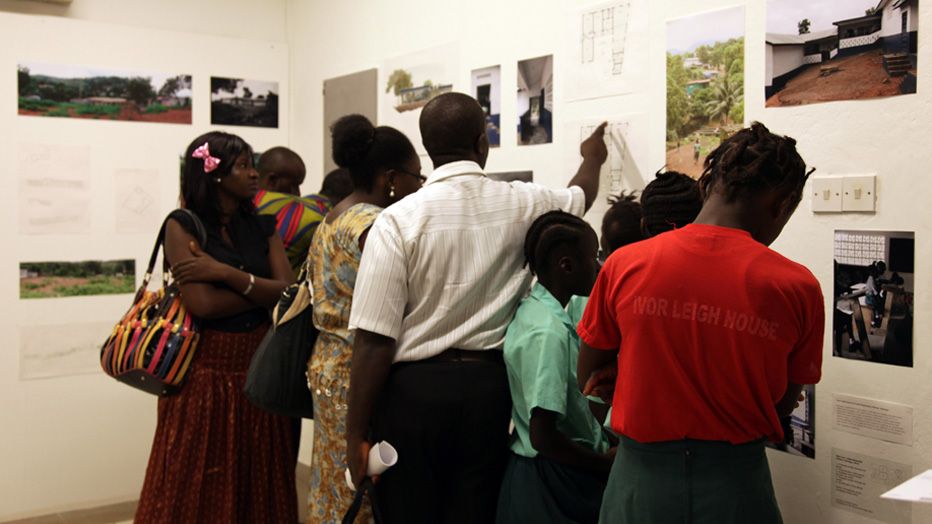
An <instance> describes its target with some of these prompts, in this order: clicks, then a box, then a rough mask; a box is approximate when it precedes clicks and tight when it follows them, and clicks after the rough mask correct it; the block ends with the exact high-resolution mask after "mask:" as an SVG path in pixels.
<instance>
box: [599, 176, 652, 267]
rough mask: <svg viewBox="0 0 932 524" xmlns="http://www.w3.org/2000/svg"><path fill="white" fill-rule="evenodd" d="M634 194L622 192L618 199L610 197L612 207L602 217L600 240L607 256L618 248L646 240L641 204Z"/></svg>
mask: <svg viewBox="0 0 932 524" xmlns="http://www.w3.org/2000/svg"><path fill="white" fill-rule="evenodd" d="M636 198H637V196H636V195H635V194H634V192H631V193H627V194H626V193H625V192H624V191H622V192H621V194H620V195H618V196H617V197H609V202H610V203H611V207H610V208H608V211H606V212H605V216H604V217H602V238H601V240H600V243H601V247H602V251H603V253H604V255H605V256H608V255H610V254H611V253H612V252H613V251H615V250H616V249H618V248H621V247H624V246H627V245H628V244H633V243H635V242H639V241H641V240H644V235H643V233H641V217H643V216H644V215H643V213H642V212H641V204H640V202H638V201H637V200H635V199H636Z"/></svg>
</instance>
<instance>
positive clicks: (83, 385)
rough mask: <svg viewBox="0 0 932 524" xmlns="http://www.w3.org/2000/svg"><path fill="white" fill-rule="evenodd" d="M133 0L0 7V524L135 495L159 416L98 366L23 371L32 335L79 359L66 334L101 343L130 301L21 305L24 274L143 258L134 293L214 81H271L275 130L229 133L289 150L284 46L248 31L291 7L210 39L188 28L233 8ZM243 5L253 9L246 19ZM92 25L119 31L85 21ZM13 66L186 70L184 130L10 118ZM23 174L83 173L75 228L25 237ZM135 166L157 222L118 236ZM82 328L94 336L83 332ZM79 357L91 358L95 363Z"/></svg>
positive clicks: (231, 23) (277, 19) (204, 119)
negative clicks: (122, 192)
mask: <svg viewBox="0 0 932 524" xmlns="http://www.w3.org/2000/svg"><path fill="white" fill-rule="evenodd" d="M17 3H19V4H23V5H27V4H25V3H22V2H17ZM130 3H131V4H133V5H132V6H127V8H126V9H123V10H121V4H122V3H121V2H97V5H96V7H97V10H96V11H95V10H94V9H90V5H91V4H93V2H75V3H74V6H73V7H74V9H75V10H81V9H83V10H84V14H85V16H84V18H85V19H75V18H69V17H68V16H56V17H45V16H28V15H23V14H8V13H2V12H0V71H4V72H5V73H3V74H0V79H2V80H0V129H2V132H0V134H2V137H3V139H2V140H0V155H3V157H4V158H6V159H7V161H6V162H4V163H3V166H2V167H0V176H2V179H3V180H4V181H5V182H6V187H7V190H8V191H9V194H8V195H9V197H10V198H9V205H8V206H5V207H4V209H3V211H2V212H0V217H2V223H3V227H2V228H0V242H2V243H3V245H4V246H6V247H5V248H4V249H2V250H0V274H3V275H5V277H4V278H0V311H3V315H0V331H2V332H4V333H5V334H6V337H5V340H4V351H2V352H0V428H2V429H0V464H2V467H0V470H2V473H0V493H2V495H0V521H4V520H7V519H9V518H14V517H22V516H29V515H35V514H45V513H51V512H55V511H60V510H68V509H74V508H82V507H92V506H96V505H101V504H107V503H113V502H123V501H127V500H134V499H136V498H137V497H138V494H139V489H140V488H141V485H142V479H143V475H144V473H145V466H146V461H147V459H148V448H149V446H150V444H151V440H152V435H153V431H154V428H155V415H156V398H155V397H153V396H151V395H147V394H144V393H141V392H137V391H135V390H133V389H131V388H128V387H126V386H124V385H122V384H119V383H117V382H116V381H114V380H112V379H110V378H109V377H107V376H105V375H103V374H102V373H101V372H100V371H99V369H98V370H94V371H93V372H92V373H90V374H78V375H67V376H58V377H53V378H43V379H34V380H26V379H24V378H23V377H22V376H21V375H22V370H23V369H25V368H24V366H23V365H22V363H21V361H20V348H21V345H22V344H24V341H25V339H29V341H31V342H33V343H34V344H38V348H35V347H34V348H33V349H38V350H40V353H44V354H46V355H50V354H51V353H54V352H55V351H58V350H61V351H70V350H73V349H75V346H73V345H69V343H68V342H73V341H74V340H75V337H83V339H85V340H87V339H90V340H95V339H98V338H99V342H98V344H99V343H102V342H103V341H104V339H105V338H106V335H107V333H106V332H99V333H95V332H94V331H93V329H97V330H99V329H100V326H105V325H107V324H109V325H111V326H112V324H114V323H115V322H116V321H117V320H118V319H119V317H120V315H122V314H123V313H124V312H125V310H126V309H127V308H128V306H129V305H130V303H131V302H132V296H131V295H111V296H93V297H71V298H60V299H59V298H53V299H30V300H20V299H19V289H18V287H19V284H18V282H17V279H16V278H14V277H15V276H16V275H17V274H18V270H19V267H18V266H19V263H20V262H21V261H59V260H64V261H82V260H113V259H126V258H131V259H135V260H136V272H137V275H136V278H137V282H139V280H140V279H141V277H142V273H143V271H144V267H143V265H144V264H145V262H146V260H147V259H148V253H149V252H150V250H151V248H152V243H153V241H154V240H155V233H156V232H157V228H158V225H159V221H160V218H161V217H163V216H164V215H165V214H166V213H167V212H168V211H169V210H171V209H172V208H173V207H175V204H176V202H177V196H178V182H179V156H180V155H181V154H182V153H183V151H184V149H185V147H186V146H187V145H188V143H189V142H190V141H191V140H193V139H194V138H195V137H196V136H197V135H199V134H201V133H204V132H206V131H208V130H211V129H221V128H218V127H213V126H211V125H210V76H211V75H217V76H225V77H239V78H249V79H257V80H269V81H277V82H279V89H280V93H279V94H280V99H281V104H280V119H279V127H278V128H277V129H264V128H252V127H232V126H231V127H225V128H222V129H224V130H227V131H230V132H233V133H237V134H240V135H241V136H243V137H244V138H245V139H246V140H247V141H248V142H250V143H251V144H252V145H253V146H254V147H255V148H256V149H257V150H259V151H261V150H263V149H266V148H269V147H272V146H276V145H282V144H285V143H287V140H288V123H289V109H288V100H289V99H290V96H289V84H288V72H289V63H288V48H287V44H286V43H285V42H284V41H283V40H282V38H281V35H280V34H279V35H278V38H276V39H275V40H260V39H256V38H253V37H251V36H250V33H251V32H250V31H249V28H250V23H251V22H252V23H254V24H255V26H256V27H257V31H258V32H260V33H262V34H264V36H266V37H269V38H272V37H273V35H275V34H276V33H278V32H279V31H280V30H281V29H282V28H283V25H284V23H283V22H284V4H282V3H280V2H278V3H276V2H268V3H265V2H263V4H264V5H263V6H262V9H259V8H257V7H256V6H257V5H258V3H256V2H233V3H231V7H230V9H231V10H234V9H240V11H239V14H238V15H237V16H230V15H229V13H227V14H225V15H223V16H219V17H217V18H216V19H215V20H216V21H217V22H218V23H220V24H226V26H225V28H224V31H228V30H231V29H232V30H233V34H231V35H230V36H215V35H216V33H213V34H212V32H211V31H210V30H205V31H198V32H197V33H195V32H183V31H195V30H199V29H201V28H210V27H216V25H217V24H215V23H213V22H210V23H205V22H204V20H205V19H206V20H210V19H211V16H212V15H211V12H212V11H217V10H219V9H220V8H221V7H223V6H224V5H226V4H227V2H222V1H212V2H198V6H199V7H197V8H192V9H188V8H187V5H188V4H193V3H190V2H163V3H161V6H160V9H163V12H162V13H161V14H156V11H159V9H155V6H156V5H157V4H160V3H158V2H127V4H130ZM102 4H105V5H102ZM143 4H146V5H143ZM207 4H212V5H210V6H208V5H207ZM246 4H252V5H253V6H252V7H251V8H250V9H244V6H245V5H246ZM29 5H34V4H29ZM147 6H149V7H147ZM0 7H6V6H5V5H4V6H0ZM164 8H170V11H171V13H168V12H164ZM113 13H118V16H117V17H115V15H113ZM186 13H187V14H186ZM53 14H54V13H53ZM59 14H61V13H59ZM97 15H99V16H97ZM95 16H96V17H97V18H102V19H105V20H108V21H118V22H120V24H119V25H114V24H109V23H100V22H96V21H89V20H87V17H91V18H94V17H95ZM195 18H200V19H201V21H197V20H195ZM178 19H180V20H183V23H182V25H180V26H179V29H182V30H183V31H169V30H165V29H152V28H147V27H140V25H141V24H140V23H139V20H148V21H149V22H151V23H154V24H157V25H159V26H160V27H170V24H171V23H172V20H178ZM234 36H235V37H234ZM21 62H32V63H40V64H54V65H71V64H73V65H83V66H93V67H96V68H101V69H111V70H120V71H139V72H143V73H146V72H164V73H169V74H190V75H192V76H193V85H192V90H193V93H192V95H193V96H192V98H193V114H192V124H165V123H143V122H127V121H97V120H85V119H77V118H51V117H31V116H19V115H18V114H17V80H16V76H15V72H16V68H17V64H18V63H21ZM24 152H29V153H28V154H24ZM75 159H77V160H75ZM76 164H80V165H76ZM32 168H36V169H48V170H50V172H51V176H52V177H54V176H56V175H55V174H56V173H59V172H60V173H62V174H64V173H66V172H68V171H71V170H73V169H80V170H84V171H85V172H86V173H88V177H87V184H88V187H89V193H90V200H89V202H90V207H89V209H90V213H89V214H88V217H87V227H83V228H80V229H83V231H81V232H80V233H76V234H45V235H30V234H24V233H22V232H21V224H20V212H21V211H24V209H22V207H23V206H27V205H35V204H30V203H29V202H26V201H24V199H22V198H20V197H19V196H20V195H21V193H20V188H21V181H22V180H23V179H24V178H26V177H29V176H30V173H29V172H28V171H29V170H30V169H32ZM134 170H135V172H136V173H138V172H139V170H143V171H144V172H143V173H142V177H141V178H140V179H139V181H140V183H141V185H142V187H143V189H144V190H145V192H146V194H147V196H148V198H151V199H152V202H153V206H154V208H155V212H154V214H152V215H149V218H150V220H149V222H148V223H146V224H141V225H142V226H143V229H145V230H146V231H145V232H139V233H132V234H126V233H120V232H119V230H118V218H117V217H118V216H120V215H119V214H118V213H119V205H118V204H119V202H118V201H117V199H118V196H117V195H118V194H119V193H118V188H119V187H120V184H121V181H122V180H123V178H124V177H126V176H128V175H127V173H130V174H131V173H132V172H133V171H134ZM34 174H35V173H33V175H34ZM43 176H45V175H43ZM121 229H122V227H121ZM88 326H90V327H91V328H93V329H92V331H91V332H90V334H89V333H88V331H87V327H88ZM61 341H68V342H65V343H64V344H61ZM83 347H86V344H85V345H84V346H82V348H83ZM81 350H82V351H84V350H83V349H81ZM88 357H90V358H92V359H93V355H92V354H88ZM53 360H54V359H53ZM47 365H48V363H47V362H46V363H40V364H39V366H38V367H39V368H42V367H44V366H47Z"/></svg>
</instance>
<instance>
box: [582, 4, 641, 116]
mask: <svg viewBox="0 0 932 524" xmlns="http://www.w3.org/2000/svg"><path fill="white" fill-rule="evenodd" d="M645 13H646V5H645V3H644V0H613V1H611V2H606V3H602V4H595V5H590V6H587V7H581V8H578V9H576V10H575V11H574V12H573V13H571V14H570V16H569V17H568V18H569V20H570V22H569V23H570V25H569V26H568V27H567V34H568V38H569V42H568V45H569V46H570V50H571V55H570V56H571V57H572V60H570V61H569V64H568V67H569V68H570V74H569V75H568V76H567V78H571V79H572V81H571V82H567V85H566V89H567V94H568V98H569V99H570V100H574V99H575V100H579V99H586V98H598V97H604V96H613V95H620V94H624V93H630V92H633V91H636V90H637V86H636V85H635V79H636V78H637V77H638V76H639V75H637V74H636V72H637V71H643V68H644V67H646V54H645V52H644V51H645V50H646V47H647V46H646V42H647V40H646V35H647V17H646V15H645ZM632 60H633V62H634V63H631V62H632Z"/></svg>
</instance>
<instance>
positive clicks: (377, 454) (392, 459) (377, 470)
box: [343, 441, 398, 491]
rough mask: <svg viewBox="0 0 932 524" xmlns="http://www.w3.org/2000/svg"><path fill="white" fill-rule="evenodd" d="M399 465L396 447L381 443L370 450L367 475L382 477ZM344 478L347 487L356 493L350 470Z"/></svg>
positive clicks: (345, 473)
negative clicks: (389, 469)
mask: <svg viewBox="0 0 932 524" xmlns="http://www.w3.org/2000/svg"><path fill="white" fill-rule="evenodd" d="M397 463H398V451H396V450H395V448H394V446H392V445H391V444H389V443H388V442H385V441H382V442H379V443H377V444H375V445H374V446H372V447H371V448H369V464H368V465H367V467H366V475H367V476H369V477H374V476H376V475H381V474H382V473H385V471H386V470H387V469H388V468H390V467H392V466H394V465H395V464H397ZM343 476H344V477H345V478H346V485H347V486H348V487H349V489H351V490H353V491H356V486H355V485H354V484H353V476H352V475H350V470H349V468H346V471H345V472H344V475H343Z"/></svg>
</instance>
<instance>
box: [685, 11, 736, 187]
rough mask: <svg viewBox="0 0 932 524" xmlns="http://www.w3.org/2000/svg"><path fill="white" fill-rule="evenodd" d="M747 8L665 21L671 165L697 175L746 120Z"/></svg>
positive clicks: (688, 173) (692, 175)
mask: <svg viewBox="0 0 932 524" xmlns="http://www.w3.org/2000/svg"><path fill="white" fill-rule="evenodd" d="M744 27H745V23H744V8H743V7H736V8H732V9H724V10H720V11H711V12H707V13H702V14H699V15H695V16H690V17H688V18H680V19H676V20H671V21H669V22H667V169H668V170H673V171H679V172H681V173H685V174H687V175H689V176H691V177H693V178H698V177H699V175H701V174H702V164H703V162H704V161H705V157H706V156H707V155H708V154H709V153H710V152H711V151H712V150H713V149H715V148H716V147H718V145H719V144H720V143H721V141H722V139H724V138H725V137H727V136H728V135H730V134H732V133H733V132H735V131H737V130H738V129H740V128H741V127H742V125H743V124H744Z"/></svg>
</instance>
